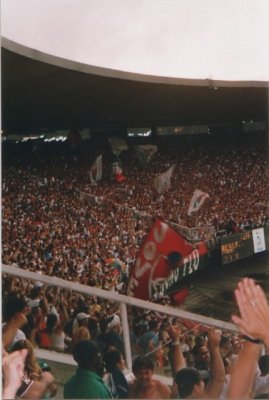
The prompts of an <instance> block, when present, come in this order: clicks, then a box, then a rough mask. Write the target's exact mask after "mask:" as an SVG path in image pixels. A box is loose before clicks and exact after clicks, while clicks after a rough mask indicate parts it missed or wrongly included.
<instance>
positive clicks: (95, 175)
mask: <svg viewBox="0 0 269 400" xmlns="http://www.w3.org/2000/svg"><path fill="white" fill-rule="evenodd" d="M100 179H102V154H101V155H100V156H98V157H97V158H96V160H95V161H94V163H93V165H92V167H91V169H90V180H91V184H92V185H96V182H97V181H100Z"/></svg>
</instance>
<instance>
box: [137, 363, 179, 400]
mask: <svg viewBox="0 0 269 400" xmlns="http://www.w3.org/2000/svg"><path fill="white" fill-rule="evenodd" d="M133 373H134V375H135V377H136V380H135V381H134V383H132V384H131V385H130V390H129V398H131V399H169V398H170V395H171V391H170V389H169V387H168V386H167V385H165V384H164V383H162V382H160V381H158V380H156V379H153V378H152V376H153V363H152V361H151V360H150V359H149V358H147V357H143V356H142V357H138V358H136V359H135V361H134V363H133Z"/></svg>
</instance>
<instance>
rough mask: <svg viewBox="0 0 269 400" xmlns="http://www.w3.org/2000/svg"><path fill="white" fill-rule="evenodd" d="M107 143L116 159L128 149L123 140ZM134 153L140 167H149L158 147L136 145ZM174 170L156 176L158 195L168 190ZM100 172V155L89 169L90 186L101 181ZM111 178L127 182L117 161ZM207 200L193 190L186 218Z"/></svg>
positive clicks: (207, 195) (114, 139) (206, 196)
mask: <svg viewBox="0 0 269 400" xmlns="http://www.w3.org/2000/svg"><path fill="white" fill-rule="evenodd" d="M109 143H110V145H111V148H112V152H113V154H114V156H115V157H116V158H118V157H119V155H120V154H121V152H122V151H124V150H127V149H128V145H127V143H126V142H125V140H123V139H118V138H109ZM134 151H135V153H136V155H137V160H138V162H139V163H140V166H141V167H144V168H145V167H147V166H148V165H149V163H150V162H151V161H152V159H153V157H154V155H155V154H156V153H157V151H158V147H157V146H156V145H137V146H134ZM174 169H175V165H172V166H171V167H169V168H168V169H167V170H166V171H165V172H163V173H162V174H160V175H157V176H156V177H155V178H154V179H153V187H154V188H155V190H156V192H157V193H158V194H160V195H161V194H163V193H165V192H167V191H168V190H169V188H170V186H171V180H172V175H173V172H174ZM102 171H103V165H102V155H99V156H98V157H97V158H96V160H95V161H94V163H93V164H92V166H91V168H90V181H91V184H92V185H97V182H98V181H100V180H101V179H102V175H103V172H102ZM112 176H113V177H114V180H115V182H116V183H119V184H122V183H124V182H125V181H126V180H127V177H126V176H125V175H124V173H123V171H122V168H121V166H120V163H119V161H115V162H114V163H113V164H112ZM207 198H209V194H208V193H206V192H203V191H202V190H200V189H195V191H194V192H193V195H192V197H191V199H190V203H189V207H188V211H187V214H188V216H191V215H192V213H194V212H196V211H198V210H199V209H200V208H201V207H202V205H203V204H204V202H205V201H206V199H207Z"/></svg>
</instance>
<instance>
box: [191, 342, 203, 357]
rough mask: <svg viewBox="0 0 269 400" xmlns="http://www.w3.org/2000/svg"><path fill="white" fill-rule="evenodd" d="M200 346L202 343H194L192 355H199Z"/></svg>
mask: <svg viewBox="0 0 269 400" xmlns="http://www.w3.org/2000/svg"><path fill="white" fill-rule="evenodd" d="M201 347H204V344H196V345H195V346H194V347H193V348H192V354H193V355H194V357H197V356H198V355H199V350H200V348H201Z"/></svg>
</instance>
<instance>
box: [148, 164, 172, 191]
mask: <svg viewBox="0 0 269 400" xmlns="http://www.w3.org/2000/svg"><path fill="white" fill-rule="evenodd" d="M174 168H175V166H174V165H173V166H172V167H170V168H169V169H168V170H167V171H166V172H164V173H163V174H161V175H159V176H157V178H154V180H153V183H154V187H155V189H156V190H157V192H158V193H159V194H161V193H163V192H165V191H166V190H168V189H169V188H170V184H171V176H172V173H173V171H174Z"/></svg>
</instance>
